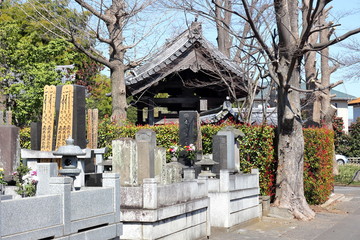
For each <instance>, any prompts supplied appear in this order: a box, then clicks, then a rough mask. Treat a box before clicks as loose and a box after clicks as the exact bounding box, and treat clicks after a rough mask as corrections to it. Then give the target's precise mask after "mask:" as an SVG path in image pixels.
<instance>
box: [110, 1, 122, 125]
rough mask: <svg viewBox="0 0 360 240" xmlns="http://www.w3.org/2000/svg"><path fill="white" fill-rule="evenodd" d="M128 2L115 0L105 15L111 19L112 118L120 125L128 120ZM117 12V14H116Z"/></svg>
mask: <svg viewBox="0 0 360 240" xmlns="http://www.w3.org/2000/svg"><path fill="white" fill-rule="evenodd" d="M125 9H126V4H125V1H123V0H113V1H112V5H111V6H110V8H109V9H107V10H106V13H105V15H106V16H107V17H108V18H109V19H110V20H109V21H108V24H107V28H108V32H109V34H110V39H111V40H112V44H110V64H109V65H110V71H111V76H110V77H111V89H112V90H111V96H112V115H111V118H112V120H113V121H115V122H116V123H117V124H118V125H123V124H124V123H125V121H126V109H127V102H126V85H125V66H124V55H125V52H126V48H125V47H124V37H123V32H122V31H123V29H122V28H123V26H124V21H125V19H124V17H126V14H127V13H126V11H125ZM115 13H116V14H115Z"/></svg>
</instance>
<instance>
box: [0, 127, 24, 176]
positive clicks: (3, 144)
mask: <svg viewBox="0 0 360 240" xmlns="http://www.w3.org/2000/svg"><path fill="white" fill-rule="evenodd" d="M19 162H20V141H19V128H17V127H15V126H12V125H0V167H3V168H4V174H5V178H4V179H5V181H9V180H11V176H12V173H13V172H14V171H15V169H16V167H17V166H18V164H19Z"/></svg>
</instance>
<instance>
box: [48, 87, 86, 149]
mask: <svg viewBox="0 0 360 240" xmlns="http://www.w3.org/2000/svg"><path fill="white" fill-rule="evenodd" d="M73 86H74V92H73V100H74V101H73V105H72V108H73V109H72V110H73V121H72V136H71V137H72V138H73V139H74V144H75V145H78V146H79V147H80V148H82V149H83V148H86V145H87V141H86V116H85V87H84V86H79V85H73ZM62 87H63V86H56V103H55V109H56V110H55V112H56V118H55V126H58V121H59V111H60V101H61V91H62ZM54 144H55V143H54Z"/></svg>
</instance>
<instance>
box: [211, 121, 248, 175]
mask: <svg viewBox="0 0 360 240" xmlns="http://www.w3.org/2000/svg"><path fill="white" fill-rule="evenodd" d="M241 136H244V134H243V133H242V132H241V131H240V130H238V129H236V128H233V127H224V128H222V129H221V130H220V131H219V132H218V133H217V134H216V135H214V136H213V160H214V161H215V162H218V163H219V165H218V166H216V165H215V166H214V173H216V174H219V173H220V169H228V170H230V171H232V172H238V171H240V159H239V153H238V152H239V148H238V143H237V138H238V137H241Z"/></svg>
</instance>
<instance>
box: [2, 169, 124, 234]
mask: <svg viewBox="0 0 360 240" xmlns="http://www.w3.org/2000/svg"><path fill="white" fill-rule="evenodd" d="M71 181H72V179H71V178H68V177H53V178H50V180H49V187H48V189H49V194H48V195H43V196H37V197H30V198H23V199H17V200H3V201H1V200H0V239H3V240H6V239H8V240H10V239H11V240H15V239H58V238H59V239H65V238H63V237H65V236H66V239H99V240H101V239H104V240H105V239H116V238H117V237H119V236H120V235H121V233H122V224H121V223H120V181H119V175H118V174H115V173H106V174H104V175H103V187H99V188H89V189H84V190H81V191H71Z"/></svg>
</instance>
